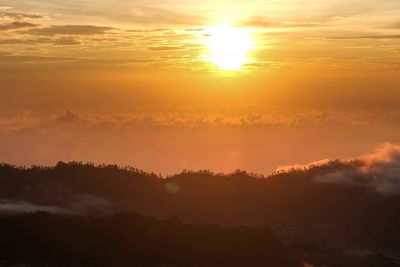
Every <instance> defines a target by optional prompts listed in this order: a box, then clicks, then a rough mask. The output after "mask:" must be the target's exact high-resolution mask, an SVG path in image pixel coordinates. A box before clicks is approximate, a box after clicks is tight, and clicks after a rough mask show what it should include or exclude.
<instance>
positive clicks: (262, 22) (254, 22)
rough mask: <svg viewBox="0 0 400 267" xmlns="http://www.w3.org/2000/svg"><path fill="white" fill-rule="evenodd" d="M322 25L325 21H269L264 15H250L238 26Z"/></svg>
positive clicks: (298, 26)
mask: <svg viewBox="0 0 400 267" xmlns="http://www.w3.org/2000/svg"><path fill="white" fill-rule="evenodd" d="M323 25H326V23H324V22H321V21H312V20H304V21H271V20H268V19H266V18H264V17H252V18H251V19H249V20H245V21H242V22H241V23H240V26H245V27H256V28H312V27H320V26H323Z"/></svg>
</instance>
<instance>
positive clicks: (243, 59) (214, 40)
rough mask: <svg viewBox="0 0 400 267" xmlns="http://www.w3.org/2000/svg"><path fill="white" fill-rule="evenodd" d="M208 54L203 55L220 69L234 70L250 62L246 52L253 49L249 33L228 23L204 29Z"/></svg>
mask: <svg viewBox="0 0 400 267" xmlns="http://www.w3.org/2000/svg"><path fill="white" fill-rule="evenodd" d="M206 45H207V47H208V54H207V55H206V56H205V57H204V58H205V59H206V60H207V61H210V62H213V63H214V64H216V65H217V66H218V67H219V68H220V69H223V70H229V71H236V70H240V69H241V68H242V66H243V65H244V64H246V63H247V62H250V61H251V60H250V58H249V56H248V53H249V52H250V51H251V50H253V40H252V38H251V36H250V34H249V33H248V32H247V31H246V30H244V29H239V28H234V27H232V26H230V25H219V26H214V27H209V28H208V29H206Z"/></svg>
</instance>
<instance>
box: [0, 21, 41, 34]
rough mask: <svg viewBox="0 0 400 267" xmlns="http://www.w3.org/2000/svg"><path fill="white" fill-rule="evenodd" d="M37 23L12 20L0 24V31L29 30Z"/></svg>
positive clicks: (36, 25)
mask: <svg viewBox="0 0 400 267" xmlns="http://www.w3.org/2000/svg"><path fill="white" fill-rule="evenodd" d="M38 26H39V25H38V24H35V23H31V22H25V21H21V22H18V21H14V22H11V23H6V24H0V32H2V31H3V32H4V31H5V32H8V31H20V30H29V29H32V28H36V27H38Z"/></svg>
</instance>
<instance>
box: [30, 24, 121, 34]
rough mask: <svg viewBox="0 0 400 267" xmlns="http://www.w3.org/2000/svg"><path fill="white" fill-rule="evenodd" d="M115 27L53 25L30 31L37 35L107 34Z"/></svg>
mask: <svg viewBox="0 0 400 267" xmlns="http://www.w3.org/2000/svg"><path fill="white" fill-rule="evenodd" d="M113 29H114V28H112V27H101V26H94V25H52V26H49V27H47V28H40V29H32V30H30V31H29V32H28V33H29V34H35V35H49V36H53V35H97V34H105V33H107V32H109V31H111V30H113Z"/></svg>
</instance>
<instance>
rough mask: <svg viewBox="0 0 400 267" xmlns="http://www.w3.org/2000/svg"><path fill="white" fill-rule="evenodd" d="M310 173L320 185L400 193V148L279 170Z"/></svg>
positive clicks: (383, 148)
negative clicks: (356, 187) (346, 186)
mask: <svg viewBox="0 0 400 267" xmlns="http://www.w3.org/2000/svg"><path fill="white" fill-rule="evenodd" d="M277 171H278V172H292V171H304V172H309V173H310V174H311V176H312V180H313V181H314V182H317V183H325V184H339V185H348V186H360V187H365V188H369V189H371V190H374V191H376V192H379V193H382V194H385V195H399V194H400V145H398V144H391V143H385V144H383V145H382V146H381V147H379V148H378V149H377V150H376V151H375V152H373V153H371V154H368V155H363V156H360V157H358V158H356V159H352V160H342V161H339V160H335V161H328V160H324V161H321V162H314V163H310V164H306V165H293V166H286V167H284V168H279V169H278V170H277Z"/></svg>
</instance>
